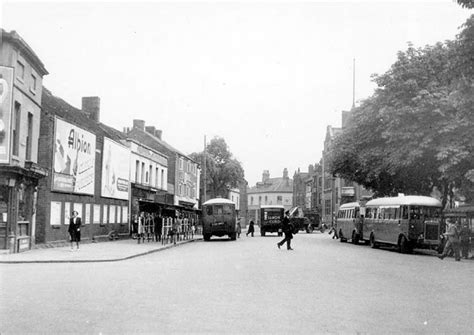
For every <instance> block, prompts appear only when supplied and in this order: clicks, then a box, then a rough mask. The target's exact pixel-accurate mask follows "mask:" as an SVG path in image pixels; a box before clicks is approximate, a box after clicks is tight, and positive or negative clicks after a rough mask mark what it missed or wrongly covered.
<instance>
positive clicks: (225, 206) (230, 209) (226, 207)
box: [223, 205, 232, 215]
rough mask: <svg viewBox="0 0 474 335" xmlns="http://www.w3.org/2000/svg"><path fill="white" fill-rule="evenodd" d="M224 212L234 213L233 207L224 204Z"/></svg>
mask: <svg viewBox="0 0 474 335" xmlns="http://www.w3.org/2000/svg"><path fill="white" fill-rule="evenodd" d="M223 212H224V214H226V215H230V214H232V207H231V206H230V205H224V206H223Z"/></svg>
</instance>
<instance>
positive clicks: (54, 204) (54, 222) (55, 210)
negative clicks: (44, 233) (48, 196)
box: [49, 201, 62, 226]
mask: <svg viewBox="0 0 474 335" xmlns="http://www.w3.org/2000/svg"><path fill="white" fill-rule="evenodd" d="M61 205H62V203H61V201H51V217H50V221H49V223H50V224H51V226H60V225H61Z"/></svg>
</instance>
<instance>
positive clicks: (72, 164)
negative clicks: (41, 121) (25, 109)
mask: <svg viewBox="0 0 474 335" xmlns="http://www.w3.org/2000/svg"><path fill="white" fill-rule="evenodd" d="M53 166H54V172H53V190H55V191H63V192H71V193H81V194H90V195H94V172H95V135H94V134H92V133H90V132H88V131H86V130H84V129H82V128H79V127H77V126H75V125H73V124H70V123H68V122H66V121H63V120H61V119H59V118H55V136H54V159H53Z"/></svg>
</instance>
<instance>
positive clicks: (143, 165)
mask: <svg viewBox="0 0 474 335" xmlns="http://www.w3.org/2000/svg"><path fill="white" fill-rule="evenodd" d="M144 178H145V163H143V162H142V178H141V181H140V182H141V183H142V184H144V183H145V179H144ZM147 179H148V178H147Z"/></svg>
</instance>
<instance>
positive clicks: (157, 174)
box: [155, 168, 160, 187]
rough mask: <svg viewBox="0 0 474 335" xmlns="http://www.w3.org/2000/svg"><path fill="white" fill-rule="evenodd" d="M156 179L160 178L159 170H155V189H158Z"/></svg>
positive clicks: (157, 180)
mask: <svg viewBox="0 0 474 335" xmlns="http://www.w3.org/2000/svg"><path fill="white" fill-rule="evenodd" d="M158 178H160V169H159V168H155V186H156V187H160V185H159V184H158V182H159V181H160V180H159V179H158Z"/></svg>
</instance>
